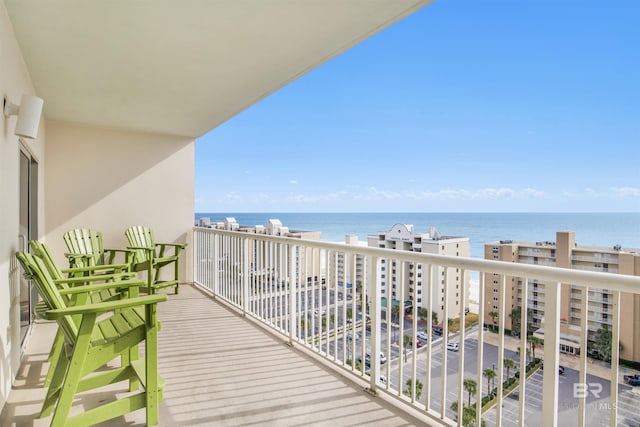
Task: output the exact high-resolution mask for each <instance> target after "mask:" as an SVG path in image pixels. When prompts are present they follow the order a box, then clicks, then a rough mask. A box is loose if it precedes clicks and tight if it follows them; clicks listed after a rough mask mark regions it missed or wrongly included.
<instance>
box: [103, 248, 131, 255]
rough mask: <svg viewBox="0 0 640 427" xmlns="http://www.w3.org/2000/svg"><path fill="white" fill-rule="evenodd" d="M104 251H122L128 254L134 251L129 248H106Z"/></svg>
mask: <svg viewBox="0 0 640 427" xmlns="http://www.w3.org/2000/svg"><path fill="white" fill-rule="evenodd" d="M104 251H105V252H122V253H124V254H128V253H131V252H132V251H130V250H129V249H105V250H104Z"/></svg>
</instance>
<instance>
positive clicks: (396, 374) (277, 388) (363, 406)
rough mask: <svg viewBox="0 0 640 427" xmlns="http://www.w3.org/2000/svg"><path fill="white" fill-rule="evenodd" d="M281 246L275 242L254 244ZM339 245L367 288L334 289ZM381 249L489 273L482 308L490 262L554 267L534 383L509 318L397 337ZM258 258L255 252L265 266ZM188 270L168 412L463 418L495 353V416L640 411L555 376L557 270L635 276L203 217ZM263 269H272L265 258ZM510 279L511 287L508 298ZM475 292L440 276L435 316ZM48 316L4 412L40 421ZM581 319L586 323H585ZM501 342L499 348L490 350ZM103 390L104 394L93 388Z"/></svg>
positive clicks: (544, 417)
mask: <svg viewBox="0 0 640 427" xmlns="http://www.w3.org/2000/svg"><path fill="white" fill-rule="evenodd" d="M274 247H275V248H277V252H274V253H278V254H279V255H278V256H277V257H273V258H266V257H261V256H253V255H255V254H258V255H259V253H260V252H261V251H263V250H267V249H268V248H271V249H273V248H274ZM337 251H340V252H347V253H349V254H354V255H359V256H362V257H363V259H364V263H365V264H364V265H365V266H366V271H367V272H368V274H366V275H365V276H363V286H362V287H361V288H360V289H356V288H355V287H352V288H350V289H342V290H340V292H339V287H338V286H337V283H339V282H340V281H341V280H343V279H344V278H343V277H340V275H339V274H338V272H337V270H335V271H332V270H331V269H332V268H333V267H332V266H331V263H330V262H328V261H330V260H331V259H332V257H334V256H335V253H336V252H337ZM300 255H304V256H305V257H306V258H307V259H314V260H319V265H314V264H313V263H312V264H311V265H305V264H302V265H297V261H296V260H300V259H302V258H301V257H300ZM382 258H386V259H388V260H392V261H393V262H394V263H395V264H396V265H401V264H407V263H415V264H417V265H420V266H421V268H422V269H423V270H426V271H427V273H426V274H425V277H432V274H431V273H432V271H433V270H434V269H437V270H436V271H443V272H444V273H445V276H446V275H448V274H455V271H456V269H458V270H459V272H460V273H459V274H460V275H461V277H464V276H465V275H467V274H471V273H472V272H477V273H479V274H478V277H480V292H479V313H478V314H479V318H480V319H482V318H484V316H485V313H484V312H485V310H486V309H487V308H486V307H490V305H489V306H488V305H487V301H485V298H484V291H483V290H484V286H485V284H484V280H483V277H484V276H485V274H491V273H494V272H495V273H497V274H500V275H503V276H504V277H518V278H521V279H523V283H526V279H528V278H531V277H538V278H540V279H541V280H545V283H546V285H545V286H546V291H547V292H546V295H545V300H544V301H545V315H544V318H545V334H544V346H543V347H542V348H540V347H539V348H538V350H537V352H536V355H537V356H538V357H542V358H544V363H545V369H544V371H537V372H536V373H535V374H534V376H535V377H532V379H531V380H526V381H525V379H524V376H522V377H523V378H522V379H519V380H517V384H519V387H522V386H523V385H524V384H525V383H526V388H525V392H524V393H517V396H516V398H515V399H514V398H506V397H504V396H503V392H504V390H503V386H502V382H503V380H505V379H506V378H505V369H504V365H505V360H506V359H507V358H509V359H513V360H515V361H516V363H517V364H519V366H523V365H525V364H526V362H527V359H526V357H527V356H526V354H524V352H522V354H521V355H520V356H516V355H515V346H520V347H521V348H525V347H526V346H527V344H526V341H525V339H526V338H525V337H524V336H523V337H522V338H519V339H514V338H511V337H508V336H506V335H505V334H504V332H502V333H498V334H494V333H489V332H485V331H484V329H483V328H481V327H480V328H479V327H477V326H469V327H465V326H464V322H463V323H461V325H460V330H459V331H457V332H455V333H450V331H449V324H448V322H442V335H441V336H436V335H433V334H427V339H426V343H425V344H424V346H421V347H419V348H416V349H412V348H411V346H406V347H405V346H404V345H402V344H400V343H402V342H403V341H405V342H407V340H403V337H404V336H405V335H408V337H409V340H408V342H413V343H415V342H417V332H418V331H419V330H423V328H424V326H420V325H424V323H418V322H419V320H420V319H419V316H418V315H417V307H416V306H415V305H414V306H413V308H412V309H413V313H412V314H413V315H412V316H411V318H410V320H407V319H404V321H398V318H397V317H396V316H394V314H393V311H394V310H393V309H392V306H391V304H392V303H391V300H390V299H385V300H384V301H386V304H390V305H384V306H383V300H382V298H381V297H380V292H379V287H380V281H379V279H378V278H377V277H376V275H375V274H374V272H376V271H378V270H377V268H378V267H379V265H380V261H381V259H382ZM252 260H259V261H256V264H255V265H254V264H252V262H253V261H252ZM193 269H194V270H193V272H194V282H195V283H194V285H193V286H184V287H183V289H184V290H183V292H181V294H180V295H178V296H173V295H172V296H171V297H170V299H169V301H168V302H166V303H163V304H162V305H161V306H160V318H161V321H162V329H161V332H160V348H159V358H160V371H161V374H162V375H163V376H164V378H165V380H166V382H167V387H166V389H165V399H164V401H163V403H162V406H161V417H160V420H161V422H162V423H163V424H165V425H192V424H210V425H217V424H223V425H249V424H272V425H291V424H296V425H300V424H317V423H321V422H327V420H331V421H330V422H331V423H332V424H336V425H365V424H378V425H385V426H386V425H394V424H403V425H406V424H409V425H446V426H448V425H454V423H455V421H454V419H455V418H456V417H458V418H461V415H462V414H461V412H454V411H453V409H451V403H452V402H454V401H458V402H467V401H468V399H469V398H471V401H472V402H477V401H480V400H481V399H482V397H483V396H484V395H485V394H486V392H487V382H486V379H485V378H484V377H483V375H482V372H483V371H484V370H485V369H491V368H493V369H494V370H495V371H496V372H497V377H496V381H495V385H496V387H497V398H496V400H495V405H493V406H491V408H490V409H489V410H488V411H487V412H485V413H484V414H482V415H480V413H479V411H478V412H476V414H475V416H476V417H480V416H482V418H484V419H485V420H486V421H487V425H492V423H495V420H502V421H506V420H507V419H512V420H514V421H516V420H517V419H518V418H512V417H519V419H520V425H523V423H524V419H525V418H524V414H525V413H526V414H527V415H526V417H527V423H528V424H529V423H531V425H550V426H551V425H558V424H566V425H585V424H586V420H597V421H599V422H600V423H604V424H609V425H612V426H613V425H616V424H617V423H619V422H620V423H624V422H626V421H628V420H633V419H637V418H634V417H637V416H639V415H640V414H638V413H635V412H633V411H634V410H635V409H634V408H633V406H632V407H631V409H629V408H628V407H627V406H622V405H617V404H612V405H610V406H606V408H608V409H606V410H602V407H603V406H599V407H597V408H596V407H594V406H593V405H587V404H586V396H585V397H582V398H571V397H570V396H568V395H566V393H564V394H563V393H561V392H560V391H559V390H561V388H559V383H561V385H563V384H564V381H565V380H566V378H564V377H563V378H559V377H558V376H557V374H556V373H557V371H558V369H557V366H558V365H560V364H562V365H566V363H567V362H565V361H564V359H563V357H565V356H564V355H561V354H560V352H559V348H560V331H559V327H560V323H561V319H560V284H572V285H575V286H578V287H587V288H588V287H597V288H602V287H603V286H607V288H608V289H609V290H610V291H611V292H612V293H613V295H614V298H617V299H618V300H619V298H620V293H621V292H622V291H624V292H630V293H636V294H638V293H640V291H638V290H639V289H640V278H638V277H632V276H622V275H619V276H616V275H611V274H603V273H593V272H580V271H573V270H569V269H558V268H545V267H540V266H531V265H519V264H514V263H508V262H495V261H488V260H480V259H471V258H460V257H448V256H440V255H432V254H422V253H421V254H417V253H411V252H399V251H390V250H385V249H379V248H362V247H359V248H349V247H345V245H342V244H336V243H327V242H321V241H306V240H300V239H295V238H282V237H273V236H265V235H254V234H251V235H250V234H247V233H242V232H231V231H221V230H211V229H201V228H195V229H194V230H193ZM316 270H317V271H316ZM265 271H268V272H269V274H263V273H261V272H265ZM318 271H326V277H323V276H318V280H317V281H314V280H308V278H310V277H314V276H315V275H316V273H317V272H318ZM432 286H439V284H438V283H431V282H430V281H426V282H425V283H424V284H423V287H424V288H425V289H424V291H425V292H424V294H423V301H426V300H427V299H428V297H429V296H431V295H433V294H434V292H433V289H432ZM524 286H525V288H528V287H529V286H531V285H526V284H525V285H524ZM527 290H528V289H525V290H524V291H525V293H524V295H527V293H528V292H527ZM504 291H505V290H504V289H501V290H500V296H501V298H500V300H501V301H504V299H505V298H504ZM396 292H397V299H398V300H399V301H406V300H409V299H410V298H411V297H412V296H414V295H412V294H410V293H409V292H408V290H407V289H404V287H399V289H398V290H397V291H396ZM438 295H440V292H438ZM466 297H467V295H465V288H464V287H463V288H461V291H460V293H459V295H458V296H457V297H456V293H455V291H450V290H448V289H447V288H445V289H444V293H443V298H444V302H446V303H444V304H443V311H442V316H441V317H440V318H441V319H449V318H456V317H463V316H464V315H465V313H464V309H465V307H464V304H458V305H457V306H456V305H455V304H451V303H452V302H454V303H455V302H456V299H457V302H458V303H460V302H461V301H463V300H464V299H465V298H466ZM365 301H366V302H367V304H363V302H365ZM427 304H428V302H427ZM494 304H499V303H494ZM367 306H368V307H369V310H367ZM451 307H457V309H455V310H454V309H452V308H451ZM508 310H510V307H509V308H508V309H507V307H503V306H502V305H500V307H499V309H498V311H497V314H498V316H497V317H496V318H495V320H494V321H495V322H496V325H501V324H502V325H504V322H505V321H506V318H507V315H508V313H507V311H508ZM522 315H523V316H525V315H526V310H524V311H523V313H522ZM534 317H539V316H534ZM611 317H612V318H613V321H612V322H611V324H612V334H613V337H614V340H615V341H617V340H618V339H619V335H620V328H621V327H622V325H620V324H619V322H618V319H617V313H614V314H613V315H612V316H611ZM400 318H402V317H400ZM521 320H524V319H521ZM582 320H583V322H585V321H586V319H582ZM521 324H524V325H526V322H521ZM51 326H52V325H50V324H48V323H38V324H37V325H36V327H35V331H34V336H33V337H31V340H30V342H31V344H30V347H29V349H28V350H29V351H28V353H27V354H26V355H25V359H24V362H23V365H22V368H21V372H20V374H19V376H18V382H17V383H16V387H15V389H14V390H13V392H12V394H11V396H10V398H9V401H8V403H7V404H6V406H5V410H4V412H3V415H2V416H3V418H2V419H1V420H0V423H1V424H2V425H5V423H7V424H9V423H10V422H20V423H22V422H26V423H30V422H32V420H33V419H34V418H36V416H37V412H38V407H39V403H40V400H41V399H42V395H43V390H42V388H41V384H42V380H43V377H44V374H45V372H46V371H45V368H46V366H45V361H46V353H47V351H48V347H47V345H48V343H50V340H51V339H52V336H53V332H54V331H53V330H52V328H51ZM586 328H587V325H583V329H582V332H583V333H584V334H585V336H586V332H587V330H586ZM589 329H591V328H589ZM498 330H504V328H500V327H499V328H498ZM449 342H453V343H457V344H459V351H447V350H445V349H446V348H447V347H448V346H447V344H448V343H449ZM491 352H493V353H492V354H494V355H495V356H488V354H489V353H491ZM585 353H586V352H582V355H581V356H580V357H578V358H575V357H573V358H572V359H570V360H571V363H572V368H573V369H574V370H575V371H577V372H576V373H574V374H572V375H575V374H577V375H594V374H595V373H596V372H595V370H596V367H595V365H593V364H591V363H589V364H588V363H587V358H586V355H585ZM612 354H613V358H614V360H615V359H617V357H618V347H617V346H614V347H612ZM352 361H356V362H355V363H352ZM358 361H359V362H358ZM598 370H599V372H600V378H604V383H605V386H606V387H605V389H606V390H608V394H606V395H604V394H603V396H602V399H603V402H609V403H617V402H618V400H619V399H621V400H622V399H627V398H629V397H628V390H627V389H626V388H625V387H624V386H623V385H620V382H621V381H620V379H621V375H622V374H623V372H622V370H621V369H620V368H619V367H618V365H616V364H614V365H613V366H612V367H611V368H606V369H605V368H602V369H600V368H598ZM443 372H446V375H443ZM461 372H462V373H463V375H460V373H461ZM513 373H514V370H513V369H512V370H511V374H513ZM587 378H588V377H587ZM465 379H474V380H475V381H476V382H477V384H478V387H477V389H476V391H475V392H474V393H473V394H472V395H471V396H470V397H469V395H468V393H467V392H466V391H465V389H464V385H463V382H464V380H465ZM407 384H422V392H421V393H418V392H415V393H413V392H412V390H410V389H409V387H407ZM611 384H615V386H614V387H611V386H610V385H611ZM607 385H608V386H607ZM564 386H566V384H564ZM414 395H415V397H412V396H414ZM529 396H531V397H529ZM534 396H538V397H534ZM92 398H101V396H87V399H92ZM503 405H504V407H503ZM460 406H462V405H460ZM461 410H462V409H461V408H460V409H459V411H461ZM513 414H515V415H513ZM518 414H519V415H518ZM142 419H143V414H130V416H128V417H127V418H126V419H121V420H116V422H114V423H113V425H122V424H124V423H133V424H135V423H139V422H141V421H142ZM42 421H46V420H42ZM38 422H40V421H38ZM516 422H517V421H516Z"/></svg>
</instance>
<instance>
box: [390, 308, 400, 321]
mask: <svg viewBox="0 0 640 427" xmlns="http://www.w3.org/2000/svg"><path fill="white" fill-rule="evenodd" d="M399 314H400V306H399V305H394V306H393V307H391V320H392V321H393V322H396V323H397V322H398V320H399V317H400V316H399Z"/></svg>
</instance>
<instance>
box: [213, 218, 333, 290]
mask: <svg viewBox="0 0 640 427" xmlns="http://www.w3.org/2000/svg"><path fill="white" fill-rule="evenodd" d="M202 220H203V219H202V218H201V219H200V223H204V224H208V226H209V228H215V229H219V230H229V231H238V232H244V233H253V234H264V235H268V236H280V237H292V238H297V239H306V240H320V234H321V232H320V231H304V230H291V229H289V227H285V226H283V225H282V222H281V221H280V220H279V219H270V220H268V221H267V222H266V223H265V224H264V225H252V226H247V225H240V224H238V222H237V221H236V219H235V218H233V217H227V218H225V219H224V220H223V221H217V222H211V221H210V220H209V219H208V218H207V219H206V220H205V221H204V222H203V221H202ZM252 245H253V247H252V248H250V254H251V269H252V271H253V272H254V273H256V274H262V275H266V276H270V275H273V274H274V270H275V269H274V266H282V265H284V264H283V263H284V262H286V261H288V259H289V254H288V253H287V252H285V251H284V249H283V247H280V246H278V245H274V244H271V243H269V242H254V243H252ZM294 262H295V272H296V274H298V275H300V276H304V278H306V281H307V282H311V281H315V282H319V281H320V280H321V278H323V277H324V275H325V274H326V273H325V270H326V266H325V265H324V264H323V263H322V259H321V257H320V255H319V253H311V252H307V251H296V252H295V254H294ZM275 279H279V278H277V277H276V278H275ZM303 280H304V279H303Z"/></svg>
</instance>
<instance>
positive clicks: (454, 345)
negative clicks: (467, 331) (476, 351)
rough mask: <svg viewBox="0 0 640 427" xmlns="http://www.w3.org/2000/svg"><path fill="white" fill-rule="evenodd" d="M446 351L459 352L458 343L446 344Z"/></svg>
mask: <svg viewBox="0 0 640 427" xmlns="http://www.w3.org/2000/svg"><path fill="white" fill-rule="evenodd" d="M447 350H450V351H458V350H460V346H458V343H456V342H450V343H447Z"/></svg>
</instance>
